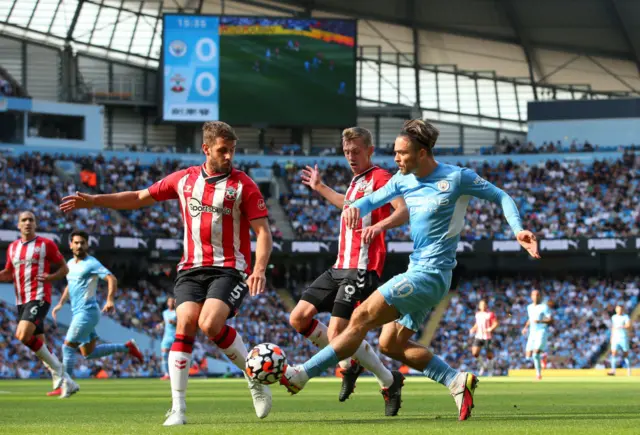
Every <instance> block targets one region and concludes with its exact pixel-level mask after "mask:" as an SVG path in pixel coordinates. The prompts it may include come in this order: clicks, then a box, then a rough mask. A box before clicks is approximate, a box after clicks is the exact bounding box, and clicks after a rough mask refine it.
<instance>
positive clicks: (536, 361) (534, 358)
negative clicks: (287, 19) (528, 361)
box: [533, 353, 542, 376]
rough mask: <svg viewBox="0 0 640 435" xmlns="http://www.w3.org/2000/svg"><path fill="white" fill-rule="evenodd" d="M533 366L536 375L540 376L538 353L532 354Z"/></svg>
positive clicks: (540, 368)
mask: <svg viewBox="0 0 640 435" xmlns="http://www.w3.org/2000/svg"><path fill="white" fill-rule="evenodd" d="M533 366H534V367H535V369H536V375H538V376H542V367H541V366H540V354H539V353H536V354H534V355H533Z"/></svg>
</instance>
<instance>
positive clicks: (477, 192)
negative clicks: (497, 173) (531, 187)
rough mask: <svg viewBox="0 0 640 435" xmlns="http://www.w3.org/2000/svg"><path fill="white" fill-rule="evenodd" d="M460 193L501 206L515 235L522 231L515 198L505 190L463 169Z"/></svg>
mask: <svg viewBox="0 0 640 435" xmlns="http://www.w3.org/2000/svg"><path fill="white" fill-rule="evenodd" d="M460 193H462V194H463V195H471V196H475V197H476V198H480V199H485V200H487V201H491V202H493V203H495V204H498V205H500V207H502V213H503V214H504V217H505V218H506V219H507V222H508V223H509V226H510V227H511V230H512V231H513V234H518V233H519V232H520V231H522V221H521V219H520V213H519V212H518V206H516V203H515V201H514V200H513V198H511V197H510V196H509V195H508V194H507V193H506V192H505V191H504V190H502V189H500V188H498V187H496V186H494V185H493V184H491V183H489V182H488V181H487V180H485V179H484V178H482V177H481V176H479V175H478V174H476V173H475V172H473V171H472V170H470V169H467V168H462V171H461V173H460Z"/></svg>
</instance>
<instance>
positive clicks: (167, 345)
mask: <svg viewBox="0 0 640 435" xmlns="http://www.w3.org/2000/svg"><path fill="white" fill-rule="evenodd" d="M175 339H176V337H175V336H174V335H172V334H164V335H163V336H162V342H161V343H160V348H161V349H171V345H173V342H174V341H175Z"/></svg>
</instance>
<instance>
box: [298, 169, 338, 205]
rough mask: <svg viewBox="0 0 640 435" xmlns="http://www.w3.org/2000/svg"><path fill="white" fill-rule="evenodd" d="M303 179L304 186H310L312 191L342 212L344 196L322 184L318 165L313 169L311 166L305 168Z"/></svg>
mask: <svg viewBox="0 0 640 435" xmlns="http://www.w3.org/2000/svg"><path fill="white" fill-rule="evenodd" d="M301 177H302V184H304V185H305V186H309V187H310V188H311V189H313V190H315V191H316V192H318V193H319V194H320V195H322V197H323V198H324V199H326V200H327V201H329V202H330V203H331V204H333V205H335V206H336V207H338V208H339V209H340V210H342V209H343V208H344V194H340V193H338V192H336V191H335V190H333V189H332V188H330V187H329V186H327V185H326V184H324V183H323V182H322V177H321V176H320V171H319V170H318V165H315V166H314V167H313V168H312V167H311V166H307V167H305V168H304V169H303V170H302V174H301Z"/></svg>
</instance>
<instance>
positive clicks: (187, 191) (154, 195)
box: [60, 121, 272, 426]
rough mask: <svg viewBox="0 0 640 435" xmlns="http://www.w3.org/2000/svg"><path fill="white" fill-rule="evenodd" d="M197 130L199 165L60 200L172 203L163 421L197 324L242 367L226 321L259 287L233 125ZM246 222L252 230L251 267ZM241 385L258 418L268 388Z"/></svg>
mask: <svg viewBox="0 0 640 435" xmlns="http://www.w3.org/2000/svg"><path fill="white" fill-rule="evenodd" d="M202 130H203V139H204V143H203V144H202V152H203V153H204V155H205V156H206V161H205V163H204V164H202V165H200V166H192V167H190V168H187V169H182V170H180V171H177V172H174V173H173V174H170V175H169V176H167V177H165V178H164V179H162V180H160V181H158V182H157V183H155V184H154V185H153V186H151V187H149V188H148V189H144V190H139V191H130V192H121V193H114V194H109V195H87V194H84V193H79V192H78V193H77V194H76V195H73V196H68V197H66V198H63V200H62V204H61V205H60V209H61V210H63V211H65V212H66V211H70V210H73V209H76V208H88V207H107V208H114V209H121V210H131V209H137V208H140V207H145V206H150V205H153V204H154V203H155V202H156V201H168V200H179V201H180V207H181V210H182V219H183V224H184V239H183V244H184V252H183V256H182V260H181V261H180V263H179V264H178V276H177V278H176V281H175V288H174V296H175V298H176V306H177V308H176V314H177V320H178V324H177V326H176V337H175V341H174V342H173V344H172V345H171V351H170V352H169V376H170V377H171V391H172V396H173V405H172V407H171V409H170V410H169V412H167V415H166V417H167V419H166V421H165V422H164V425H165V426H174V425H179V424H185V423H186V422H187V420H186V417H185V412H186V408H187V405H186V401H185V396H186V392H187V381H188V380H189V368H190V367H191V354H192V351H193V342H194V339H195V336H196V332H197V330H198V328H200V329H201V330H202V331H203V332H204V333H205V334H206V335H207V336H208V337H209V338H210V339H211V340H212V341H213V342H214V343H216V344H217V345H218V347H219V348H220V349H221V350H222V352H223V353H224V354H225V355H227V357H229V359H230V360H231V361H232V362H233V363H234V364H235V365H236V366H237V367H238V368H240V369H241V370H242V372H243V373H244V370H245V357H246V356H247V349H246V347H245V345H244V342H243V341H242V337H240V334H238V332H237V331H236V330H235V329H234V328H232V327H230V326H227V325H226V321H227V319H228V318H230V317H233V316H235V314H236V313H237V311H238V308H239V307H240V305H241V303H242V300H243V299H244V297H245V295H246V294H247V292H249V293H251V295H252V296H255V295H258V294H260V293H263V292H264V289H265V284H266V277H265V271H266V269H267V264H268V262H269V256H270V254H271V247H272V241H271V231H270V229H269V222H268V218H267V216H268V213H267V207H266V205H265V202H264V199H263V197H262V194H261V193H260V190H259V189H258V186H257V185H256V184H255V183H254V182H253V180H251V178H249V176H247V174H245V173H244V172H242V171H238V170H237V169H234V168H233V157H234V155H235V151H236V141H237V139H238V137H237V136H236V134H235V132H234V130H233V129H232V128H231V127H230V126H229V125H228V124H226V123H224V122H220V121H216V122H207V123H205V124H204V126H203V128H202ZM249 228H251V229H253V231H254V232H255V233H256V236H257V242H256V265H255V268H254V270H253V272H252V271H251V239H250V234H249ZM245 376H246V375H245ZM249 389H250V391H251V396H252V397H253V405H254V408H255V410H256V415H257V416H258V417H259V418H264V417H266V416H267V415H268V414H269V411H270V410H271V391H270V390H269V388H268V387H267V386H264V385H261V384H259V383H257V382H252V381H249Z"/></svg>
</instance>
